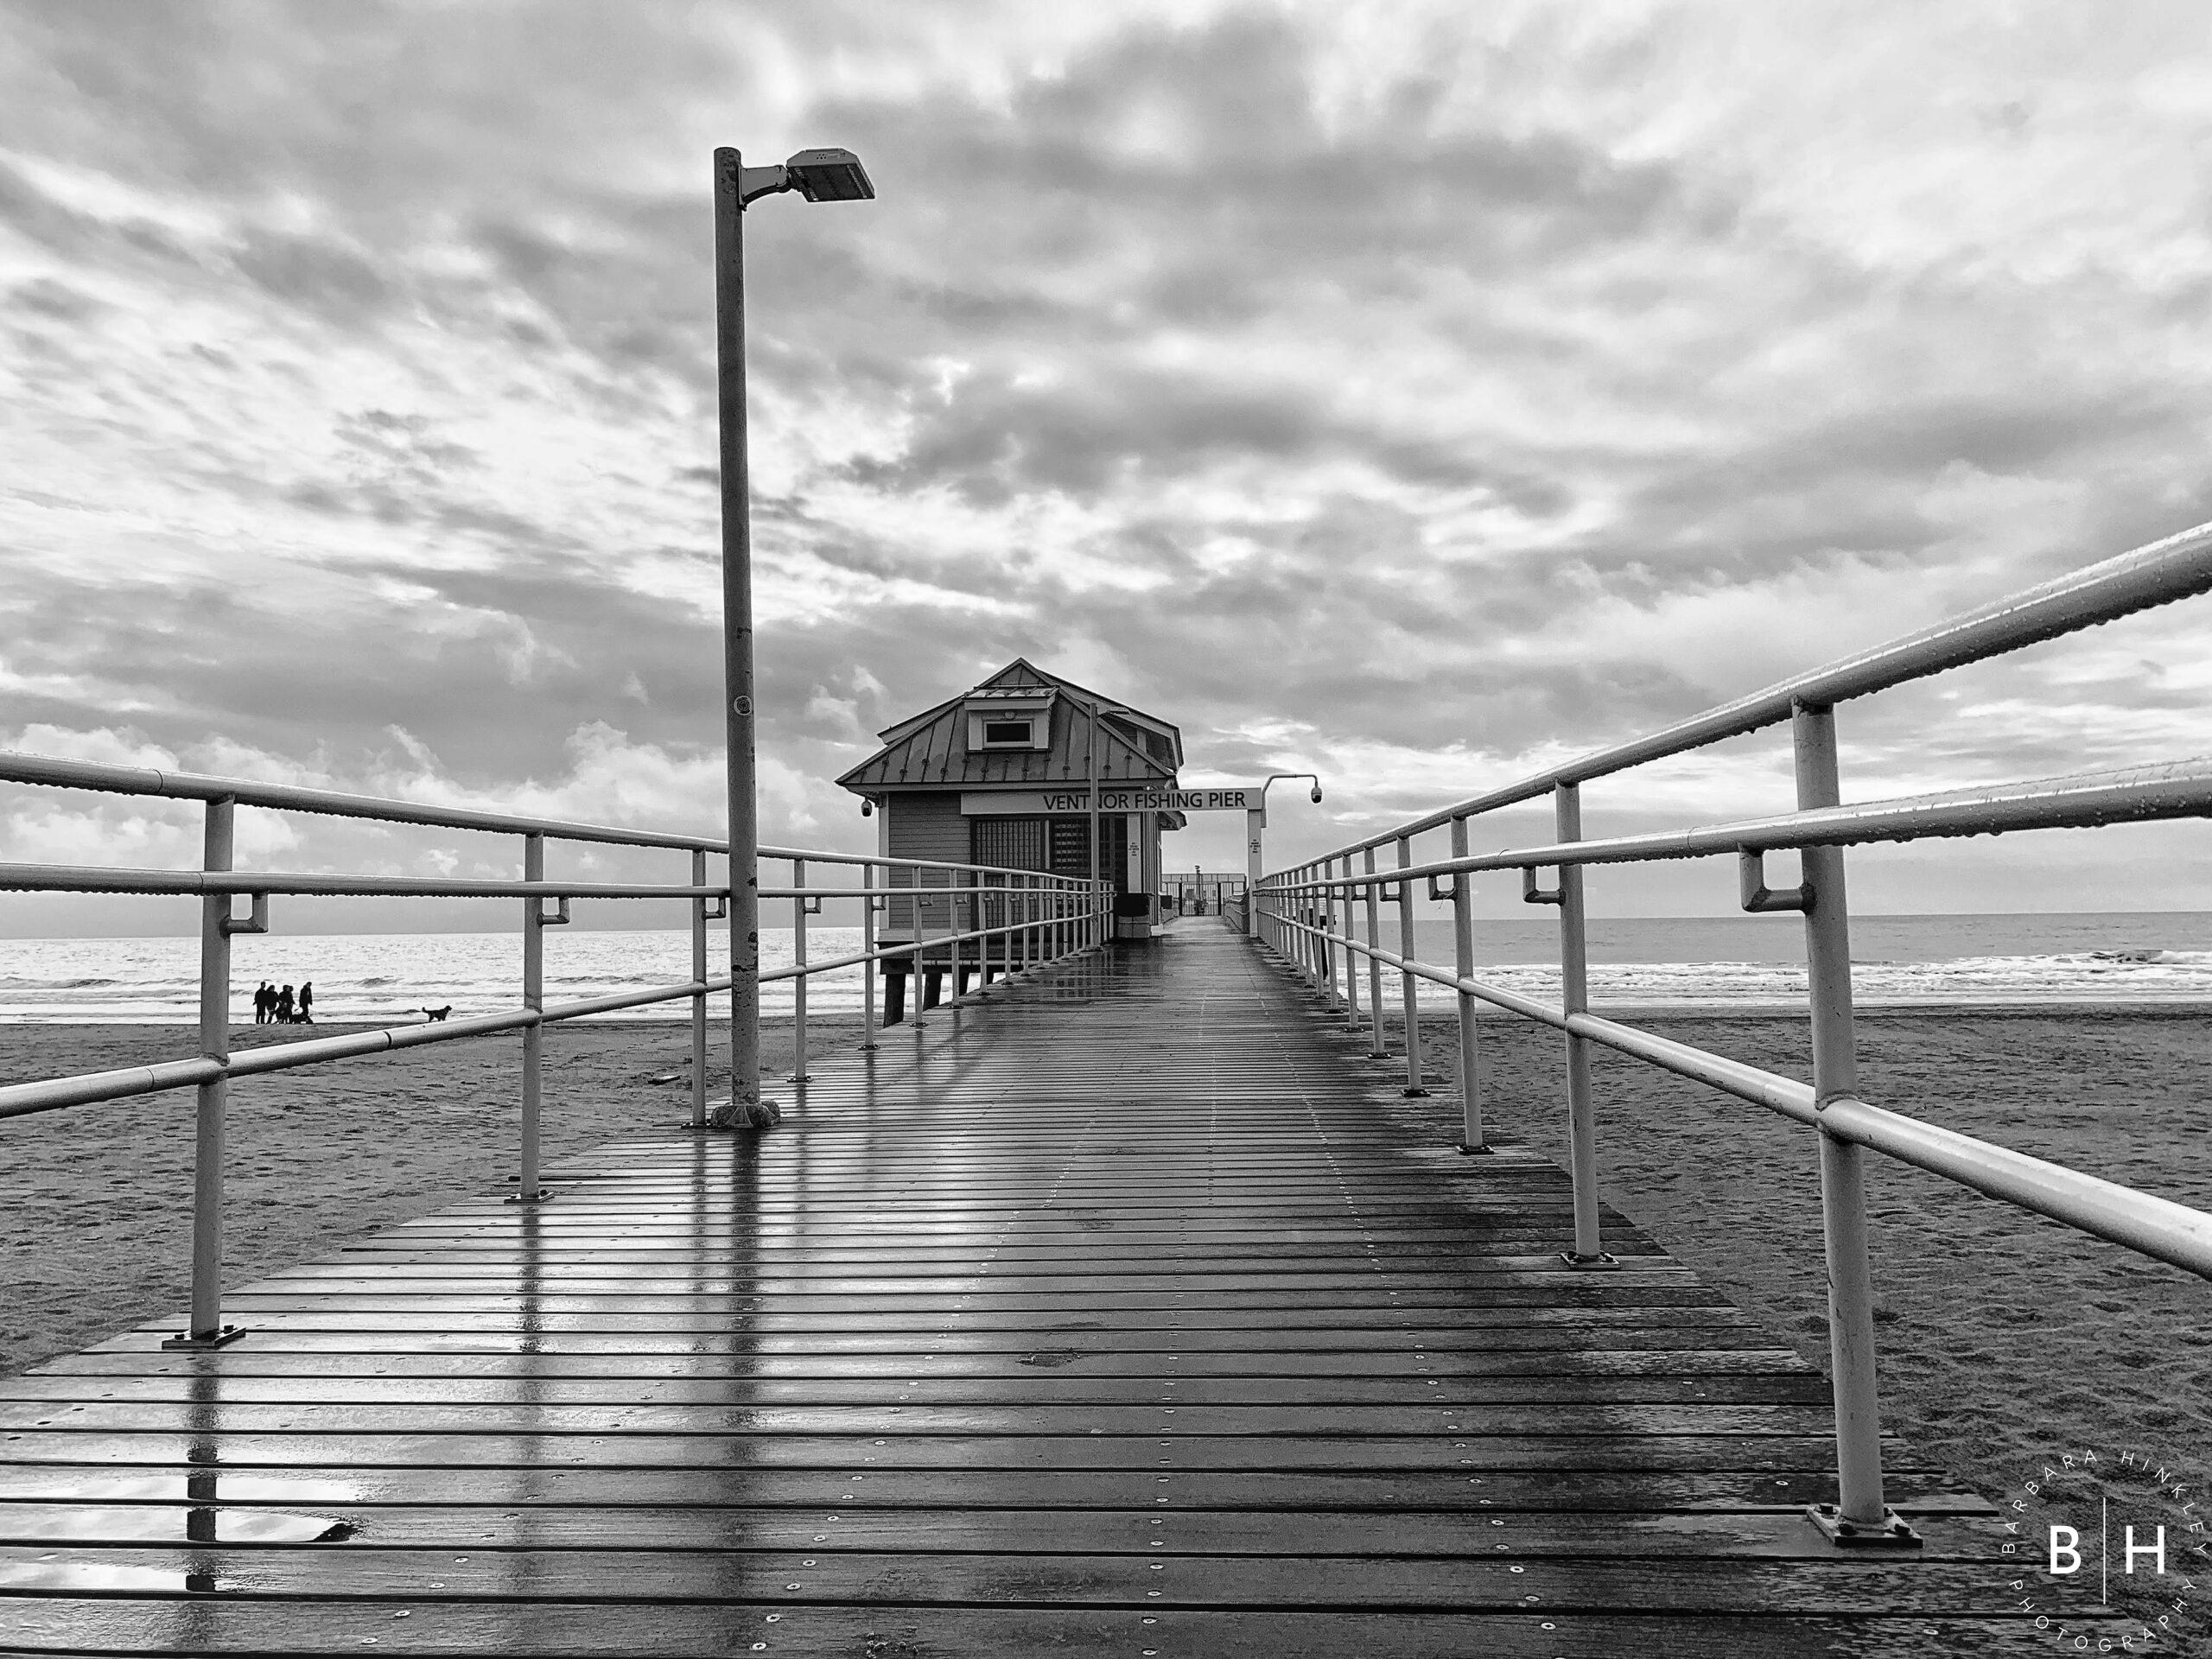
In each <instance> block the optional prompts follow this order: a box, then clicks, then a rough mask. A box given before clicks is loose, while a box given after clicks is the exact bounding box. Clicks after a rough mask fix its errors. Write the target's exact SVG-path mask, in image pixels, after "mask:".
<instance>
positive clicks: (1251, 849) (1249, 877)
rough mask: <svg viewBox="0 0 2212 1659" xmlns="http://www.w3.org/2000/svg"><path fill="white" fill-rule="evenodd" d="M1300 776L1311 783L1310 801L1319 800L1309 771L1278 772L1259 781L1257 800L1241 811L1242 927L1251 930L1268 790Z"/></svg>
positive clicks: (1318, 787) (1317, 781)
mask: <svg viewBox="0 0 2212 1659" xmlns="http://www.w3.org/2000/svg"><path fill="white" fill-rule="evenodd" d="M1300 778H1303V779H1306V780H1307V781H1309V782H1310V783H1312V784H1313V804H1314V805H1316V806H1319V805H1320V804H1321V780H1320V779H1319V778H1318V777H1315V776H1314V774H1313V773H1312V772H1273V773H1270V774H1269V775H1268V781H1267V782H1266V783H1264V784H1262V785H1260V804H1259V806H1258V808H1257V809H1256V810H1253V811H1250V812H1247V813H1246V814H1245V815H1244V931H1246V932H1247V933H1249V932H1251V931H1252V930H1253V928H1254V926H1255V915H1256V913H1257V910H1258V906H1259V902H1260V874H1261V871H1260V832H1261V831H1262V830H1263V829H1266V828H1267V827H1268V791H1269V790H1271V789H1273V788H1274V786H1275V785H1277V784H1280V783H1282V782H1283V781H1285V780H1286V779H1288V780H1289V781H1291V782H1296V781H1297V780H1298V779H1300Z"/></svg>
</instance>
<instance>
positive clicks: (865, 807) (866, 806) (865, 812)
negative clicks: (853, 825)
mask: <svg viewBox="0 0 2212 1659" xmlns="http://www.w3.org/2000/svg"><path fill="white" fill-rule="evenodd" d="M874 816H875V803H874V801H871V800H870V799H868V797H867V796H865V795H863V796H861V817H864V818H872V817H874Z"/></svg>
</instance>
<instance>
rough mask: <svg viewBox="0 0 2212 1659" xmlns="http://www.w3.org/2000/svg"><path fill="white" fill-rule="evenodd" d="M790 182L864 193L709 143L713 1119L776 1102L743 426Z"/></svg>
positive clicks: (759, 1118) (854, 160) (769, 1116)
mask: <svg viewBox="0 0 2212 1659" xmlns="http://www.w3.org/2000/svg"><path fill="white" fill-rule="evenodd" d="M785 191H796V192H797V193H798V194H799V195H800V196H802V197H804V199H805V200H808V201H867V200H872V199H873V198H874V195H875V187H874V185H873V184H871V183H870V182H869V181H868V169H867V168H864V167H862V166H861V161H860V157H859V156H855V155H854V154H853V152H852V151H850V150H849V149H802V150H801V151H799V152H798V155H796V156H792V157H791V159H790V160H789V161H787V162H785V163H784V164H783V165H782V166H780V167H747V166H746V165H745V162H744V158H743V157H742V156H740V155H739V154H738V152H737V151H736V150H734V149H730V148H728V146H724V147H722V148H721V149H716V150H715V371H716V379H717V390H718V392H719V402H720V415H721V476H722V691H723V696H724V697H725V698H726V699H727V701H726V702H725V703H724V706H723V717H724V721H725V722H726V723H725V728H724V730H725V735H726V738H727V741H728V756H729V762H728V766H729V876H730V880H729V885H730V904H729V955H730V965H729V972H730V1074H729V1102H728V1104H727V1105H725V1106H722V1107H721V1108H719V1109H717V1110H716V1111H715V1114H714V1116H712V1117H710V1118H709V1119H708V1120H707V1121H708V1122H709V1125H710V1126H711V1127H713V1128H722V1129H762V1128H767V1127H768V1125H770V1124H771V1123H773V1122H776V1121H777V1120H778V1119H779V1117H781V1116H782V1113H780V1112H779V1111H778V1110H777V1109H776V1106H775V1104H774V1103H773V1102H772V1101H766V1100H763V1099H761V1098H760V809H759V803H758V798H757V794H756V791H755V785H754V773H755V768H754V747H753V518H752V492H751V480H750V477H749V475H748V473H747V461H746V442H745V440H746V434H745V208H746V205H747V203H749V202H753V201H757V200H760V198H761V197H762V196H769V195H776V194H780V193H782V192H785Z"/></svg>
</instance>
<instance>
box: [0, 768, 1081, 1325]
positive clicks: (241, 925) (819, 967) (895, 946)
mask: <svg viewBox="0 0 2212 1659" xmlns="http://www.w3.org/2000/svg"><path fill="white" fill-rule="evenodd" d="M0 783H12V784H32V785H45V786H48V787H54V788H63V789H76V790H93V791H105V792H108V793H114V794H124V795H132V796H139V797H146V798H162V799H169V800H191V801H200V802H202V803H204V804H205V825H204V833H203V855H202V858H201V861H200V868H199V869H196V870H160V869H118V868H104V867H99V866H85V865H56V864H26V863H0V892H5V891H11V890H12V891H15V892H19V893H142V894H162V893H166V894H192V895H197V896H198V897H199V898H200V1053H199V1055H198V1056H196V1057H195V1058H190V1059H181V1060H164V1061H156V1062H153V1063H150V1064H148V1065H137V1066H129V1067H124V1068H121V1069H119V1070H115V1071H100V1072H91V1073H85V1074H80V1075H78V1076H73V1077H49V1078H41V1079H38V1080H35V1081H32V1082H27V1083H19V1084H11V1085H8V1086H6V1087H0V1121H4V1120H6V1119H10V1118H16V1117H25V1116H31V1115H34V1114H37V1113H42V1112H49V1111H55V1110H59V1109H62V1108H65V1107H70V1106H79V1105H86V1104H90V1103H94V1102H99V1101H110V1100H121V1099H124V1098H128V1097H130V1096H137V1095H146V1094H154V1093H158V1092H161V1091H162V1090H170V1089H185V1088H191V1089H194V1090H197V1091H198V1113H197V1119H196V1124H195V1139H194V1178H193V1179H194V1198H193V1276H192V1316H191V1322H190V1325H189V1328H188V1330H187V1331H186V1332H185V1333H184V1334H183V1335H182V1336H181V1337H179V1338H176V1340H175V1344H172V1345H175V1346H180V1347H188V1348H205V1347H210V1346H214V1345H217V1344H221V1343H224V1342H227V1341H229V1340H231V1339H232V1338H233V1337H235V1336H237V1335H238V1334H239V1332H238V1327H236V1326H233V1325H224V1324H223V1323H222V1304H221V1277H222V1261H223V1168H224V1150H223V1141H224V1117H225V1109H226V1100H227V1091H228V1089H229V1086H230V1084H231V1082H232V1079H234V1078H240V1077H254V1076H257V1075H260V1074H263V1073H266V1072H271V1071H290V1070H293V1069H295V1068H297V1067H300V1066H305V1065H321V1064H323V1063H326V1062H328V1061H333V1060H343V1059H353V1058H359V1057H361V1056H364V1055H369V1054H377V1053H384V1052H390V1051H392V1050H395V1049H402V1048H411V1047H416V1046H422V1045H424V1044H429V1043H445V1042H458V1041H462V1040H466V1039H471V1038H477V1037H484V1036H489V1035H492V1034H494V1033H500V1032H508V1031H519V1032H521V1033H522V1039H523V1052H522V1076H521V1099H520V1122H519V1135H518V1151H517V1160H518V1191H517V1193H516V1202H518V1203H523V1204H536V1203H541V1202H543V1200H544V1199H545V1198H548V1197H549V1196H550V1194H549V1193H548V1192H547V1191H546V1189H545V1186H544V1184H543V1180H542V1179H541V1170H540V1160H539V1145H538V1139H539V1137H538V1119H539V1104H540V1096H541V1076H542V1052H543V1051H542V1044H543V1029H544V1027H546V1026H548V1025H552V1024H556V1023H558V1022H560V1021H563V1020H580V1019H584V1018H588V1016H590V1015H593V1014H610V1013H614V1012H616V1011H618V1010H621V1009H626V1008H635V1007H646V1006H649V1005H652V1004H654V1003H659V1002H669V1001H677V1000H679V999H684V998H688V999H690V1004H691V1125H692V1127H693V1128H695V1129H702V1130H703V1129H709V1128H721V1127H725V1125H724V1124H722V1123H720V1122H717V1121H716V1120H717V1118H719V1117H721V1116H726V1114H721V1113H710V1112H709V1109H708V1103H707V1046H708V1045H707V1023H708V1022H707V999H708V997H709V996H710V995H715V994H717V993H721V992H727V991H728V990H729V989H730V988H731V987H732V985H733V983H734V976H736V975H737V974H738V973H741V972H745V971H747V968H748V963H751V962H757V946H756V948H755V950H753V952H751V953H747V952H746V951H744V950H740V949H738V948H736V947H737V946H738V945H739V944H741V942H740V941H734V940H733V941H732V942H731V943H732V945H733V950H732V952H731V955H732V964H731V972H730V973H728V974H724V975H721V976H710V975H709V971H708V968H709V962H708V923H709V921H712V920H716V919H720V918H724V917H725V916H726V915H727V914H728V899H729V896H730V887H729V882H728V875H727V874H725V875H724V876H723V879H722V880H721V881H719V882H715V881H712V880H709V868H708V860H709V856H710V855H720V856H721V857H722V858H723V859H724V860H727V859H728V843H727V842H722V841H719V840H715V839H712V838H709V837H704V836H687V835H673V834H663V833H658V832H654V831H649V830H636V829H613V828H609V827H607V826H605V825H601V824H589V823H569V822H565V821H563V820H559V819H550V818H537V817H523V816H518V815H516V814H512V813H505V812H496V811H487V810H477V809H474V808H466V807H451V806H439V805H431V804H424V803H417V802H410V801H395V800H385V799H380V798H375V797H372V796H361V795H347V794H341V793H338V792H335V791H327V790H310V789H298V788H294V787H291V786H289V785H277V784H265V783H258V782H253V781H250V780H247V779H233V778H209V777H200V776H195V775H192V774H188V773H178V772H160V771H155V770H151V769H149V768H146V767H138V766H104V765H99V764H96V763H92V762H86V761H79V760H56V759H53V758H50V757H48V756H42V755H31V754H17V753H0ZM241 806H245V807H251V808H257V809H264V810H277V811H288V812H310V813H321V814H325V815H327V816H332V817H343V818H350V819H356V820H365V821H373V822H380V823H404V824H413V825H419V826H424V827H429V828H438V829H467V830H475V831H481V832H486V833H490V834H495V835H513V836H521V837H522V873H521V875H520V878H519V879H517V880H493V879H477V878H461V879H455V878H450V877H427V876H369V875H344V874H312V873H291V874H288V873H284V872H279V871H263V870H239V869H236V868H233V862H234V859H233V841H234V826H235V822H236V817H237V811H238V808H239V807H241ZM549 841H567V842H588V843H595V844H600V845H607V846H617V847H630V848H643V849H660V850H667V851H677V852H683V853H686V854H688V855H690V875H689V879H688V880H684V881H681V882H642V881H591V880H578V879H574V878H569V877H565V876H563V877H557V878H550V879H549V878H548V877H547V875H546V874H545V846H546V842H549ZM760 859H761V861H762V862H763V863H764V864H765V863H784V864H786V865H788V867H789V868H790V869H791V882H790V885H789V886H786V887H766V886H764V887H760V889H759V893H760V897H761V898H762V899H788V900H790V901H791V925H792V929H793V935H792V946H793V950H792V956H793V961H792V965H791V967H789V968H786V969H779V970H777V971H775V972H772V973H767V974H761V975H760V979H761V980H762V981H764V982H776V981H782V980H789V981H791V982H792V994H793V999H794V1009H795V1015H796V1019H795V1028H794V1031H793V1041H794V1045H795V1048H794V1061H793V1065H792V1071H793V1074H794V1078H793V1080H794V1081H797V1082H804V1080H805V1073H806V1063H807V1028H806V1020H807V996H806V993H807V982H808V980H809V979H810V978H812V977H814V976H818V975H822V974H827V973H834V972H837V971H840V970H842V969H849V968H852V967H855V966H858V967H860V968H861V970H862V976H863V988H862V996H861V1007H862V1011H863V1013H862V1018H863V1031H864V1040H865V1041H866V1042H867V1043H868V1044H869V1045H871V1046H872V1045H873V1044H874V1040H875V1033H876V1029H877V1023H876V1007H877V976H878V974H879V973H880V972H885V971H897V970H899V969H911V971H912V972H913V973H914V974H915V975H916V976H917V979H918V980H919V976H921V975H922V974H923V973H924V972H925V963H926V964H932V965H931V966H930V967H928V968H927V969H926V971H928V972H931V973H938V972H942V973H948V974H950V976H951V977H952V982H953V990H954V994H955V995H956V996H957V995H960V994H961V993H962V991H963V989H964V987H965V982H966V978H967V976H968V975H969V973H970V972H973V973H975V974H976V976H978V978H979V981H980V982H982V983H984V984H988V982H989V980H990V979H991V978H992V977H993V976H994V975H1011V974H1014V973H1019V972H1021V971H1023V970H1024V969H1028V968H1031V967H1034V966H1037V965H1039V964H1041V963H1046V962H1052V961H1056V960H1058V959H1060V958H1062V957H1066V956H1068V955H1071V954H1073V953H1075V952H1077V951H1081V950H1089V949H1091V948H1093V947H1095V946H1096V945H1098V944H1101V943H1102V942H1103V941H1104V940H1105V939H1106V938H1108V937H1109V935H1110V932H1111V929H1112V899H1111V895H1110V894H1109V893H1107V892H1106V891H1105V889H1104V887H1103V886H1102V885H1101V884H1097V883H1094V882H1091V881H1088V880H1081V879H1078V878H1074V877H1067V876H1054V875H1047V874H1039V872H1036V871H1033V870H1012V869H1001V868H994V867H989V866H984V865H973V864H953V863H944V862H940V861H933V860H927V859H900V858H883V857H875V856H869V855H859V854H852V853H831V852H816V851H809V850H805V849H797V848H786V847H764V848H762V849H760ZM823 867H828V868H829V871H831V872H836V873H837V874H838V878H839V879H842V880H844V882H845V885H843V886H823V885H818V884H810V881H809V879H808V878H809V876H810V874H813V875H815V876H817V877H818V876H819V875H820V874H822V873H823ZM754 879H756V880H757V879H758V871H757V870H756V871H755V873H754ZM917 888H926V889H927V890H928V891H929V892H930V893H931V895H932V897H935V896H937V895H938V894H940V893H941V894H943V895H944V899H945V900H946V902H947V904H948V906H950V909H949V910H948V912H947V913H948V916H949V917H950V918H951V920H950V924H949V925H948V926H947V927H946V929H945V930H944V931H941V932H931V931H928V930H927V929H925V928H923V927H920V926H917V927H916V929H915V932H916V935H917V937H916V938H913V939H912V940H903V939H902V940H897V941H893V942H890V943H880V942H879V941H878V939H877V938H876V918H877V916H878V914H879V913H880V912H881V911H882V909H883V907H884V906H886V905H887V903H888V901H889V899H890V896H891V894H893V893H897V892H909V891H912V890H914V889H917ZM307 895H314V896H347V897H360V896H382V897H394V898H399V897H404V898H418V899H420V898H433V899H490V898H499V899H521V900H522V901H523V914H522V927H521V940H520V943H521V963H520V972H519V978H520V981H521V999H522V1000H521V1005H520V1006H519V1007H512V1008H507V1009H502V1010H499V1011H498V1012H495V1013H490V1014H474V1015H467V1016H464V1017H462V1018H460V1019H449V1020H441V1021H437V1022H435V1023H431V1024H426V1025H410V1026H402V1027H391V1028H389V1029H385V1030H378V1031H365V1032H348V1033H340V1034H338V1035H334V1036H328V1037H312V1038H307V1039H301V1040H298V1041H293V1042H285V1043H277V1044H271V1045H269V1046H263V1047H256V1048H251V1049H247V1050H245V1052H240V1053H236V1054H233V1053H232V1052H231V1040H230V1005H231V939H232V937H233V936H235V935H238V934H241V933H247V934H251V933H264V932H266V931H269V928H270V901H271V899H275V898H283V897H297V896H307ZM240 896H244V897H245V898H246V899H248V900H249V909H248V912H247V913H246V914H245V915H244V916H239V915H237V914H234V913H233V905H234V901H235V900H236V899H238V897H240ZM575 899H689V900H690V904H691V977H690V979H689V980H687V981H684V982H681V983H677V984H672V985H662V986H656V987H652V988H648V989H645V990H638V991H626V992H622V993H620V994H618V995H610V996H600V997H593V998H590V999H588V1000H586V1001H575V1002H565V1003H556V1004H555V1005H553V1006H551V1007H548V1006H546V1003H545V996H544V983H545V981H544V962H545V957H544V930H545V929H546V928H548V927H550V926H556V925H560V924H562V923H565V922H566V921H568V919H569V905H570V903H571V902H572V901H573V900H575ZM549 903H550V905H551V906H553V908H552V909H551V910H550V912H549V910H548V908H547V906H548V905H549ZM829 904H836V905H841V906H842V905H851V906H855V907H856V908H857V910H858V912H859V915H860V918H861V938H862V948H861V950H859V951H857V952H855V953H851V954H848V955H844V956H840V957H834V958H830V959H828V960H825V961H819V962H816V961H810V959H809V955H808V950H807V937H808V928H809V921H810V918H812V917H816V916H819V915H822V914H823V913H824V910H823V906H825V905H829ZM938 963H942V966H941V967H939V966H935V965H933V964H938ZM752 971H756V972H757V969H752ZM753 1006H756V1007H757V999H754V1000H753ZM733 1035H734V1036H739V1035H742V1034H741V1033H733ZM751 1036H752V1040H751V1041H750V1042H749V1043H748V1042H745V1041H733V1043H732V1051H733V1054H734V1055H745V1054H751V1055H753V1056H757V1055H758V1054H759V1052H760V1045H759V1040H758V1033H751ZM741 1081H742V1080H741V1079H738V1078H737V1077H735V1076H734V1075H733V1086H734V1088H735V1087H736V1085H738V1084H740V1083H741ZM752 1081H753V1084H754V1087H753V1092H752V1094H751V1095H750V1096H747V1098H749V1099H757V1098H758V1096H759V1089H758V1080H757V1078H755V1079H752Z"/></svg>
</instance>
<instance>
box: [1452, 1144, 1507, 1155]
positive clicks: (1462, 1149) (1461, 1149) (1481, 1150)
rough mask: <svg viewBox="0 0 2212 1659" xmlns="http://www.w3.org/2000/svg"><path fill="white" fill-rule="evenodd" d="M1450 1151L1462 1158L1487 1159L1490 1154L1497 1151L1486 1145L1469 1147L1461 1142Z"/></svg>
mask: <svg viewBox="0 0 2212 1659" xmlns="http://www.w3.org/2000/svg"><path fill="white" fill-rule="evenodd" d="M1452 1151H1454V1152H1456V1153H1458V1154H1459V1155H1460V1156H1461V1157H1462V1158H1487V1157H1488V1156H1489V1155H1490V1154H1491V1153H1493V1152H1495V1151H1497V1147H1492V1146H1487V1145H1485V1146H1480V1147H1471V1146H1469V1145H1468V1144H1467V1143H1466V1142H1465V1141H1460V1142H1459V1144H1458V1145H1456V1146H1455V1147H1452Z"/></svg>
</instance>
